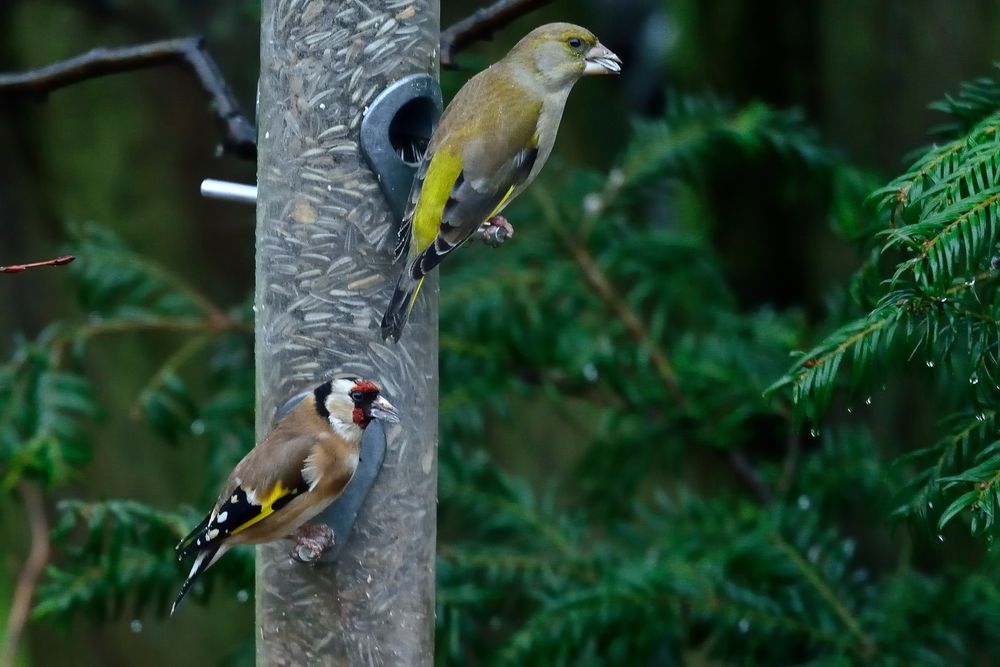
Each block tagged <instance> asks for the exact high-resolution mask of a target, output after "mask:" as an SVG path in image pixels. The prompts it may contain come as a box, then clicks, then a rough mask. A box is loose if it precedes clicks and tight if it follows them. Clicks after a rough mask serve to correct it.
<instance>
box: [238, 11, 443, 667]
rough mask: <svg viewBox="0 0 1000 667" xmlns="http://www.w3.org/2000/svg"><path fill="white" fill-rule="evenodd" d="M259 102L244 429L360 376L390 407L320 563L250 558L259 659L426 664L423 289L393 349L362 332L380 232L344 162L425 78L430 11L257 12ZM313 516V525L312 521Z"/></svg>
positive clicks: (428, 442) (372, 326)
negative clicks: (375, 114)
mask: <svg viewBox="0 0 1000 667" xmlns="http://www.w3.org/2000/svg"><path fill="white" fill-rule="evenodd" d="M262 16H263V26H262V33H261V73H260V96H259V101H258V135H259V146H258V155H259V157H258V173H257V183H258V200H257V276H256V295H255V304H256V334H257V349H256V353H257V354H256V362H257V408H258V409H257V434H258V436H262V435H263V434H264V433H265V432H266V431H267V430H268V429H269V428H270V426H271V420H272V418H273V416H274V414H275V411H276V410H277V408H278V407H280V406H281V405H282V403H284V402H285V400H286V399H288V398H290V397H291V396H293V395H295V394H296V393H298V392H299V391H301V390H303V389H307V388H310V387H313V386H315V385H317V384H319V383H320V382H322V381H323V380H324V379H325V378H327V377H329V375H330V374H332V373H336V372H345V373H351V374H355V375H358V376H362V377H368V378H372V379H374V380H375V381H377V382H378V383H379V384H380V386H381V387H382V389H383V392H384V394H385V396H386V397H387V398H388V399H389V400H390V401H391V402H392V403H393V404H394V405H395V406H396V407H397V408H398V409H399V411H400V413H401V414H402V423H401V424H400V425H398V426H393V427H392V428H390V429H389V430H388V451H387V453H386V458H385V463H384V465H383V467H382V470H381V472H380V473H379V476H378V478H377V479H376V481H375V485H374V487H373V488H372V490H371V493H370V494H369V496H368V498H367V500H366V501H365V504H364V507H363V508H362V510H361V513H360V515H359V517H358V520H357V523H356V524H355V526H354V528H353V530H352V532H351V534H350V535H337V536H336V539H337V540H338V541H343V540H347V542H346V546H345V547H344V549H343V550H342V551H340V553H339V556H338V558H337V560H336V562H334V563H320V564H318V565H316V566H308V565H302V564H299V563H296V562H293V561H292V560H291V559H290V558H289V551H290V546H291V545H290V543H288V542H284V543H278V544H275V545H267V546H264V547H260V548H259V549H258V551H257V636H256V641H257V664H258V665H260V666H263V665H268V666H271V665H417V666H420V665H424V666H429V665H431V664H432V661H433V631H434V554H435V530H436V523H435V514H436V493H437V389H438V387H437V362H438V355H437V350H438V341H437V282H436V276H432V277H431V278H429V279H428V281H427V284H425V286H424V288H423V290H422V292H421V295H420V300H419V303H418V304H417V306H416V308H415V310H414V312H413V315H412V316H411V318H410V322H409V325H408V326H407V329H406V332H405V335H404V336H403V339H402V341H401V343H400V344H398V345H394V344H389V343H385V342H383V341H382V339H381V336H380V335H379V332H378V324H379V321H380V319H381V315H382V312H383V310H384V309H385V307H386V304H387V302H388V298H389V294H390V291H391V286H392V285H393V284H394V283H395V280H396V276H397V271H398V270H399V267H398V266H397V265H394V264H393V263H392V249H393V246H394V244H395V230H396V221H395V220H393V219H392V216H391V215H390V213H389V208H388V206H387V204H386V201H385V199H384V197H383V195H382V192H381V191H380V189H379V184H378V180H377V178H376V176H375V174H374V173H372V172H371V171H370V170H369V168H368V167H367V165H366V163H365V161H364V159H363V158H362V156H361V154H360V148H359V137H358V132H359V127H360V124H361V120H362V115H363V114H364V112H365V109H366V108H367V105H368V104H369V103H370V102H371V101H372V100H373V99H374V98H375V97H376V96H377V95H378V94H379V93H380V92H381V91H382V90H383V89H384V88H385V87H386V86H387V85H388V84H390V83H391V82H393V81H395V80H397V79H399V78H402V77H403V76H406V75H409V74H416V73H431V74H434V75H435V76H436V72H437V49H438V40H439V25H438V0H346V1H337V0H264V2H263V7H262ZM321 518H322V517H321Z"/></svg>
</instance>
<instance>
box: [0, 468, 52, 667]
mask: <svg viewBox="0 0 1000 667" xmlns="http://www.w3.org/2000/svg"><path fill="white" fill-rule="evenodd" d="M19 489H20V491H21V500H22V501H23V502H24V512H25V515H26V516H27V518H28V526H29V528H30V529H31V550H30V551H29V552H28V557H27V559H26V560H25V561H24V567H23V568H22V569H21V574H20V576H18V578H17V588H16V589H15V591H14V602H13V604H11V606H10V616H9V617H8V618H7V630H6V632H5V633H4V643H3V650H2V651H0V666H2V667H11V665H13V664H14V658H15V656H16V654H17V645H18V642H19V641H20V640H21V634H22V633H23V632H24V626H25V625H26V624H27V622H28V614H29V613H30V612H31V600H32V598H33V597H34V596H35V587H36V586H37V585H38V578H39V577H40V576H41V574H42V570H44V569H45V564H46V563H48V561H49V552H50V550H51V545H50V544H49V521H48V519H47V518H46V516H45V499H44V497H43V496H42V492H41V490H39V488H38V486H37V485H35V484H34V483H32V482H21V484H20V486H19Z"/></svg>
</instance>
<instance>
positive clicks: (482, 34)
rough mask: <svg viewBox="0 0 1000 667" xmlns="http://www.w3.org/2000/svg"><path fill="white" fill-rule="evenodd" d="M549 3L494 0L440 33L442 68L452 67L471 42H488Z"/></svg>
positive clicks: (542, 1) (544, 0) (528, 0)
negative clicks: (511, 24) (531, 12)
mask: <svg viewBox="0 0 1000 667" xmlns="http://www.w3.org/2000/svg"><path fill="white" fill-rule="evenodd" d="M551 1H552V0H497V1H496V2H494V3H493V4H492V5H489V6H488V7H482V8H480V9H477V10H476V11H475V12H474V13H472V14H470V15H469V16H466V17H465V18H464V19H462V20H461V21H459V22H458V23H455V24H453V25H451V26H448V28H447V29H445V30H443V31H442V32H441V67H447V68H454V67H455V55H456V54H457V53H458V52H459V51H461V50H462V49H463V48H465V47H466V46H468V45H469V44H471V43H472V42H475V41H478V40H481V39H489V38H491V37H492V36H493V33H495V32H496V31H497V30H500V29H502V28H504V27H505V26H507V25H508V24H510V23H511V22H512V21H514V20H515V19H518V18H520V17H522V16H524V15H525V14H527V13H528V12H530V11H533V10H535V9H538V8H539V7H541V6H542V5H547V4H548V3H549V2H551Z"/></svg>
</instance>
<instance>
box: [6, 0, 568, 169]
mask: <svg viewBox="0 0 1000 667" xmlns="http://www.w3.org/2000/svg"><path fill="white" fill-rule="evenodd" d="M549 2H551V0H497V1H496V2H494V3H493V4H491V5H489V6H487V7H482V8H480V9H478V10H476V12H474V13H473V14H471V15H470V16H467V17H466V18H464V19H462V20H461V21H459V22H457V23H455V24H454V25H452V26H450V27H448V28H447V29H446V30H444V31H443V32H442V33H441V65H442V66H443V67H455V54H457V53H458V52H459V51H461V50H462V49H463V48H464V47H466V46H468V45H469V44H471V43H472V42H475V41H477V40H481V39H489V38H490V37H492V36H493V33H495V32H496V31H497V30H500V29H501V28H503V27H505V26H506V25H508V24H509V23H510V22H511V21H514V20H515V19H517V18H519V17H521V16H524V15H525V14H527V13H528V12H530V11H532V10H534V9H537V8H538V7H541V6H542V5H545V4H548V3H549ZM160 65H180V66H181V67H183V68H184V69H185V70H187V71H188V72H189V73H190V74H192V75H193V76H194V77H195V78H196V79H197V80H198V83H199V85H200V86H201V88H202V90H204V91H205V93H206V95H208V97H209V99H210V101H211V103H212V111H213V113H214V115H215V118H216V123H217V124H218V126H219V131H220V132H221V133H222V146H223V149H224V150H225V151H226V152H228V153H231V154H232V155H235V156H236V157H239V158H242V159H244V160H256V159H257V132H256V130H255V129H254V126H253V124H252V123H251V122H250V121H249V120H247V118H246V116H244V115H243V112H242V111H240V107H239V104H238V103H237V102H236V98H235V97H234V96H233V94H232V91H231V90H230V89H229V86H228V84H227V83H226V80H225V77H224V76H223V75H222V72H221V71H220V70H219V67H218V65H216V63H215V60H213V59H212V56H211V55H209V53H208V51H207V50H206V48H205V40H204V39H203V38H201V37H181V38H178V39H167V40H163V41H159V42H150V43H148V44H137V45H135V46H123V47H118V48H105V47H101V48H96V49H93V50H92V51H88V52H87V53H84V54H81V55H79V56H76V57H74V58H69V59H67V60H62V61H60V62H56V63H52V64H51V65H46V66H45V67H39V68H37V69H32V70H28V71H26V72H11V73H0V98H3V97H13V96H18V95H24V96H32V97H35V98H38V99H44V98H45V97H46V96H47V95H48V94H49V93H50V92H52V91H53V90H58V89H59V88H65V87H67V86H71V85H73V84H75V83H79V82H80V81H86V80H88V79H95V78H97V77H101V76H106V75H108V74H118V73H120V72H131V71H134V70H140V69H146V68H148V67H157V66H160Z"/></svg>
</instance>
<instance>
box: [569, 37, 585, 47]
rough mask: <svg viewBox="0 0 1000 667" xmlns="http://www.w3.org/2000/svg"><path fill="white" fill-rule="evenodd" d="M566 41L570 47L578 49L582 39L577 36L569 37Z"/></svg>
mask: <svg viewBox="0 0 1000 667" xmlns="http://www.w3.org/2000/svg"><path fill="white" fill-rule="evenodd" d="M567 43H568V44H569V46H570V48H571V49H578V48H580V47H581V46H582V45H583V40H581V39H580V38H579V37H570V38H569V41H568V42H567Z"/></svg>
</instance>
